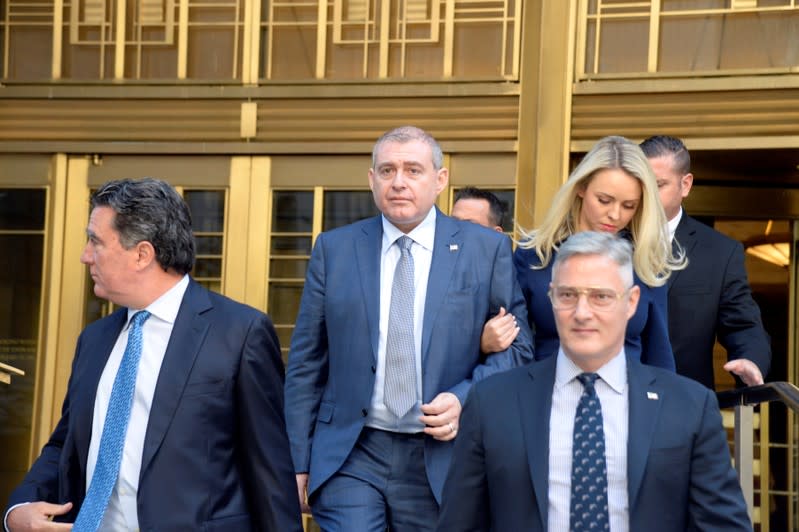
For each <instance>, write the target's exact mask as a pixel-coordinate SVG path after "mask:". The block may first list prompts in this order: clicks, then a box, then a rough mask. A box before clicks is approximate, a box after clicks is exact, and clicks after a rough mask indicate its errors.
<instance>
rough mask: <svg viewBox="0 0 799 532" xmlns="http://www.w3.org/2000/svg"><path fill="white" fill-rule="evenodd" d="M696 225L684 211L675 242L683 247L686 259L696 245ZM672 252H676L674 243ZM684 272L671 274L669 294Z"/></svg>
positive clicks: (679, 271) (676, 231)
mask: <svg viewBox="0 0 799 532" xmlns="http://www.w3.org/2000/svg"><path fill="white" fill-rule="evenodd" d="M694 223H695V222H694V220H693V219H692V218H691V217H690V216H688V215H687V214H686V213H685V211H683V213H682V219H681V220H680V223H679V224H677V229H676V230H675V231H674V241H675V242H677V243H678V244H679V245H680V246H682V249H683V251H684V252H685V256H686V257H687V256H689V255H691V252H692V251H693V248H694V246H695V245H696V229H695V228H694V227H693V224H694ZM672 250H673V251H676V246H675V245H674V242H672ZM689 267H690V266H689ZM684 271H685V270H676V271H674V272H672V273H671V275H670V276H669V280H668V281H667V286H668V289H669V292H670V291H671V287H672V286H673V285H674V283H675V282H676V281H677V278H678V277H679V276H680V274H681V273H682V272H684Z"/></svg>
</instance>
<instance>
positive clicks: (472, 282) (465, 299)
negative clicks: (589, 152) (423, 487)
mask: <svg viewBox="0 0 799 532" xmlns="http://www.w3.org/2000/svg"><path fill="white" fill-rule="evenodd" d="M382 239H383V226H382V218H381V216H376V217H374V218H370V219H367V220H363V221H361V222H358V223H355V224H352V225H349V226H346V227H342V228H339V229H335V230H333V231H330V232H328V233H322V234H321V235H319V237H318V238H317V240H316V244H315V246H314V249H313V253H312V255H311V261H310V264H309V265H308V273H307V276H306V280H305V288H304V290H303V295H302V302H301V306H300V312H299V316H298V317H297V325H296V328H295V330H294V335H293V336H292V339H291V350H290V353H289V361H288V370H287V374H286V422H287V426H288V433H289V440H290V442H291V451H292V456H293V459H294V468H295V471H296V472H297V473H309V474H310V479H309V485H308V493H309V495H310V494H312V493H313V492H314V491H315V490H316V489H317V488H318V487H319V486H320V485H321V484H322V483H324V482H325V481H326V480H327V479H328V478H330V476H331V475H333V474H334V473H335V472H336V471H338V470H339V468H340V467H341V465H342V464H343V462H344V460H345V459H346V458H347V456H348V455H349V454H350V451H351V450H352V448H353V446H354V445H355V442H356V440H357V439H358V436H359V434H360V432H361V429H362V428H363V426H364V421H365V416H366V415H367V413H368V408H369V407H370V401H371V397H372V391H373V388H374V382H375V368H376V364H377V343H378V325H379V320H380V254H381V247H382ZM501 306H502V307H505V308H506V309H508V310H509V311H510V312H512V313H513V314H514V315H516V316H517V317H518V318H519V322H520V325H521V326H522V328H521V331H520V333H519V335H518V337H517V338H516V340H515V341H514V343H513V345H512V346H511V347H510V348H509V349H508V350H506V351H503V352H501V353H494V354H491V355H488V356H486V355H484V354H482V353H480V334H481V333H482V329H483V325H484V323H485V322H486V320H488V319H489V318H490V317H492V316H494V315H495V314H496V313H497V312H498V311H499V308H500V307H501ZM531 349H532V348H531V344H530V335H529V332H528V330H527V327H526V313H525V310H524V298H523V297H522V294H521V291H520V290H519V285H518V283H517V282H516V276H515V274H514V271H513V263H512V260H511V245H510V240H509V239H508V238H507V237H506V236H504V235H501V234H499V233H497V232H496V231H491V230H488V229H486V228H484V227H481V226H479V225H477V224H473V223H471V222H461V221H457V220H454V219H452V218H450V217H448V216H445V215H443V214H441V212H437V216H436V230H435V243H434V249H433V256H432V262H431V265H430V276H429V279H428V284H427V299H426V302H425V310H424V326H423V331H422V394H423V398H422V400H423V402H425V403H427V402H430V401H431V400H432V399H433V398H434V397H435V396H436V395H438V394H439V393H441V392H452V393H454V394H455V395H456V396H457V397H458V398H459V399H460V401H461V404H463V402H464V401H465V400H466V395H467V392H468V391H469V388H470V386H471V384H472V382H475V381H479V380H480V379H483V378H484V377H486V376H488V375H490V374H493V373H496V372H498V371H503V370H507V369H510V368H512V367H515V366H519V365H522V364H525V363H527V362H529V361H531V360H532V350H531ZM451 452H452V442H451V441H449V442H441V441H437V440H435V439H433V438H430V437H426V438H425V466H426V470H427V477H428V480H429V482H430V486H431V488H432V491H433V493H434V495H435V496H436V498H437V499H439V500H440V496H441V488H442V486H443V484H444V477H445V475H446V472H447V467H448V466H449V461H450V457H451Z"/></svg>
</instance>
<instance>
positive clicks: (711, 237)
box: [685, 215, 739, 247]
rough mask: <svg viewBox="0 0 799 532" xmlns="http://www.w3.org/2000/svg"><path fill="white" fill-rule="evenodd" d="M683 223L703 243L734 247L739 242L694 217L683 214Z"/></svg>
mask: <svg viewBox="0 0 799 532" xmlns="http://www.w3.org/2000/svg"><path fill="white" fill-rule="evenodd" d="M685 218H686V220H685V223H686V225H687V226H688V228H689V229H690V230H691V231H693V232H694V237H695V238H696V239H697V240H699V241H701V242H702V243H703V244H708V243H710V244H714V245H716V246H719V245H721V246H725V247H734V246H736V245H737V244H738V243H739V242H738V241H737V240H735V239H732V238H730V237H728V236H727V235H725V234H724V233H722V232H720V231H717V230H716V229H714V228H712V227H710V226H709V225H706V224H704V223H702V222H700V221H699V220H697V219H696V218H692V217H690V216H688V215H685Z"/></svg>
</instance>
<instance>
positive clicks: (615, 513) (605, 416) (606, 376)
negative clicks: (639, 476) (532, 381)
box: [547, 348, 630, 532]
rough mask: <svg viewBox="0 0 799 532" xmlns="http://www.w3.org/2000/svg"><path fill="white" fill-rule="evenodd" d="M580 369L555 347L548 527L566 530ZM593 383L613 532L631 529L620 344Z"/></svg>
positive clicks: (624, 368)
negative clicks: (598, 410) (555, 361)
mask: <svg viewBox="0 0 799 532" xmlns="http://www.w3.org/2000/svg"><path fill="white" fill-rule="evenodd" d="M580 373H583V370H582V369H580V368H579V367H578V366H577V365H576V364H575V363H574V362H572V361H571V359H569V358H568V357H567V356H566V355H565V354H564V353H563V350H562V349H561V350H559V351H558V360H557V363H556V367H555V386H554V388H553V390H552V412H551V414H550V419H549V425H550V427H549V518H548V523H547V529H548V530H569V509H570V508H569V507H570V504H571V472H572V436H573V432H574V414H575V412H576V410H577V403H579V402H580V396H581V395H582V393H583V385H582V384H581V383H580V381H578V380H577V378H576V377H577V375H579V374H580ZM597 373H598V374H599V377H600V378H599V379H597V381H596V383H595V385H594V388H595V389H596V393H597V396H598V397H599V402H600V403H601V404H602V427H603V429H604V431H605V460H606V462H607V469H608V516H609V518H610V529H611V530H612V531H613V532H627V531H628V530H629V529H630V513H629V501H628V497H627V431H628V422H629V415H628V388H627V358H626V357H625V355H624V349H623V348H622V350H621V353H619V354H618V355H616V356H615V357H614V358H613V359H611V360H610V361H609V362H608V363H607V364H605V365H604V366H602V367H601V368H600V369H599V371H597Z"/></svg>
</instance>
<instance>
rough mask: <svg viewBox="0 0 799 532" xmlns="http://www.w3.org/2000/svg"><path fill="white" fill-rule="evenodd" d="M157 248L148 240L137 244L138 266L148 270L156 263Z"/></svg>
mask: <svg viewBox="0 0 799 532" xmlns="http://www.w3.org/2000/svg"><path fill="white" fill-rule="evenodd" d="M155 260H156V257H155V248H154V247H153V245H152V243H150V242H149V241H148V240H142V241H141V242H139V243H138V244H136V264H137V266H139V267H140V268H141V269H144V268H146V267H147V266H149V265H150V264H152V263H153V262H155Z"/></svg>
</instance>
